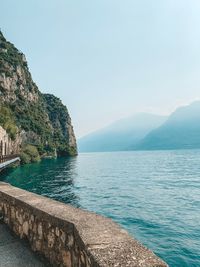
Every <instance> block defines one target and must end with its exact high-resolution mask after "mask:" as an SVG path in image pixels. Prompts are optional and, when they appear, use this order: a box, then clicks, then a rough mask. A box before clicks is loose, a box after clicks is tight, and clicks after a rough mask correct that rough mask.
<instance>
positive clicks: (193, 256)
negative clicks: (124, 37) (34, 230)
mask: <svg viewBox="0 0 200 267" xmlns="http://www.w3.org/2000/svg"><path fill="white" fill-rule="evenodd" d="M1 179H3V180H5V181H7V182H9V183H11V184H13V185H15V186H18V187H21V188H24V189H27V190H29V191H32V192H35V193H39V194H43V195H45V196H49V197H51V198H54V199H57V200H60V201H63V202H65V203H70V204H72V205H75V206H77V207H79V206H80V207H82V208H86V209H88V210H91V211H95V212H97V213H100V214H103V215H105V216H108V217H111V218H112V219H114V220H115V221H116V222H118V223H120V224H121V225H122V226H123V227H124V228H126V229H127V230H128V231H129V232H130V233H131V234H132V235H133V236H135V237H136V238H137V239H138V240H140V241H141V242H142V243H143V244H145V245H146V246H147V247H149V248H150V249H152V250H153V251H154V252H155V253H156V254H158V255H159V256H160V257H161V258H163V259H164V260H165V261H166V262H167V263H168V264H169V265H170V266H172V267H188V266H189V267H197V266H200V212H199V211H200V151H199V150H185V151H184V150H182V151H181V150H179V151H153V152H150V151H149V152H144V151H143V152H142V151H140V152H139V151H138V152H119V153H118V152H117V153H90V154H80V155H79V156H78V157H76V158H69V159H57V160H44V161H42V162H41V163H38V164H32V165H26V166H23V167H19V168H17V169H15V170H14V171H11V172H9V173H7V174H4V175H3V176H2V178H1Z"/></svg>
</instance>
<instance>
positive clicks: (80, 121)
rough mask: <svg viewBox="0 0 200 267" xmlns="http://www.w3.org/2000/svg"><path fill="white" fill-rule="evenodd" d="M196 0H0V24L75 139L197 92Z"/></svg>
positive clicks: (199, 6)
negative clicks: (66, 117)
mask: <svg viewBox="0 0 200 267" xmlns="http://www.w3.org/2000/svg"><path fill="white" fill-rule="evenodd" d="M199 14H200V1H199V0H187V1H186V0H120V1H119V0H85V1H83V0H73V1H71V0H58V1H56V0H42V1H41V0H29V1H27V0H17V1H16V0H15V1H13V0H1V16H0V27H1V30H2V32H3V34H4V35H5V37H6V38H7V39H8V40H9V41H11V42H12V43H14V44H15V46H16V47H17V48H18V49H20V50H21V51H23V53H24V54H25V55H26V57H27V60H28V63H29V68H30V70H31V73H32V76H33V79H34V81H35V82H36V83H37V85H38V87H39V88H40V90H41V91H42V92H49V93H53V94H55V95H57V96H58V97H60V98H61V99H62V101H63V103H64V104H66V105H67V107H68V109H69V112H70V115H71V117H72V121H73V125H74V128H75V133H76V135H77V136H78V137H80V136H82V135H84V134H87V133H89V132H91V131H93V130H96V129H98V128H101V127H103V126H105V125H107V124H109V123H110V122H112V121H114V120H118V119H120V118H122V117H126V116H130V115H132V114H134V113H137V112H141V111H144V112H151V113H157V114H169V113H170V112H172V111H173V110H174V109H175V108H176V107H177V106H179V105H182V104H187V103H189V102H191V101H193V100H195V99H199V98H200V16H199Z"/></svg>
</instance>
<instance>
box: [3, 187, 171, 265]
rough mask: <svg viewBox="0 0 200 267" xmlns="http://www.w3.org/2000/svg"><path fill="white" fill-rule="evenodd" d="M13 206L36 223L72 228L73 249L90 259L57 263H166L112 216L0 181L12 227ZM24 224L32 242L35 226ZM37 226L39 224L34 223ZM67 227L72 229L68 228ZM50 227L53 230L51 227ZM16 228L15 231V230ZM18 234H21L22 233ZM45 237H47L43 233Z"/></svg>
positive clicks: (4, 205)
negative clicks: (115, 221)
mask: <svg viewBox="0 0 200 267" xmlns="http://www.w3.org/2000/svg"><path fill="white" fill-rule="evenodd" d="M9 207H10V209H11V211H10V213H9V212H8V210H9ZM12 209H13V210H14V212H15V211H16V212H17V214H19V212H22V211H23V213H24V214H25V215H24V218H28V217H27V216H29V215H27V214H31V216H34V218H35V222H36V221H37V224H40V223H42V224H43V225H44V224H45V222H48V223H49V225H51V228H52V227H53V228H54V229H56V228H59V229H62V230H63V229H65V231H66V232H67V231H68V232H70V231H72V232H73V235H74V239H76V248H75V247H74V249H76V250H81V251H84V253H85V254H87V257H88V258H89V259H90V260H89V261H88V265H87V264H86V265H79V264H78V263H76V260H70V262H71V263H70V264H71V265H70V264H69V263H68V265H67V263H66V265H65V263H63V262H62V263H61V265H58V266H102V267H108V266H116V267H117V266H121V267H122V266H123V267H134V266H137V267H139V266H142V267H144V266H145V267H148V266H149V267H150V266H155V267H156V266H157V267H166V266H167V264H166V263H164V262H163V261H162V260H161V259H160V258H158V257H157V256H156V255H155V254H154V253H153V252H152V251H150V250H149V249H147V248H146V247H144V246H143V245H141V244H140V243H139V242H138V241H136V240H135V239H133V238H132V237H131V236H130V235H129V234H128V233H127V232H126V231H125V230H123V229H122V228H121V227H120V226H118V225H117V224H116V223H114V222H113V221H112V220H111V219H108V218H105V217H103V216H100V215H97V214H95V213H92V212H88V211H85V210H81V209H78V208H74V207H72V206H70V205H66V204H63V203H61V202H58V201H54V200H52V199H49V198H46V197H43V196H40V195H36V194H34V193H30V192H27V191H25V190H22V189H19V188H16V187H13V186H11V185H9V184H6V183H0V212H1V213H2V214H3V216H4V217H5V220H4V222H5V223H7V224H8V225H9V226H10V227H11V228H13V227H15V226H14V225H15V222H14V220H16V217H17V216H15V215H13V216H12V212H13V210H12ZM17 210H18V211H17ZM27 220H29V219H27ZM30 220H31V219H30ZM22 224H23V222H22ZM27 227H29V230H27V229H25V234H26V235H27V236H26V237H28V240H29V242H30V243H31V242H33V241H32V240H35V239H36V237H33V233H34V231H33V230H32V229H33V228H34V227H33V226H27ZM37 227H39V226H38V225H37ZM22 228H23V227H22ZM17 229H18V228H17ZM69 229H71V230H70V231H69ZM51 231H52V232H53V233H54V230H51ZM55 231H56V230H55ZM63 231H64V230H63ZM15 232H16V233H18V232H17V231H16V230H15ZM43 232H44V231H43ZM20 235H21V237H24V235H23V234H20ZM28 235H30V236H31V238H32V239H31V238H29V236H28ZM46 239H48V238H46V237H45V240H46ZM56 242H57V241H56ZM42 246H43V251H44V246H48V242H47V245H45V242H43V245H42ZM67 247H68V249H69V245H66V249H67ZM38 250H39V249H38ZM43 251H42V249H40V251H39V252H41V253H43ZM45 253H46V254H45V257H47V258H49V259H50V261H51V262H52V263H55V262H53V260H51V256H49V255H50V254H48V253H47V252H45ZM70 257H71V256H70ZM52 259H53V258H52ZM77 262H78V260H77ZM89 263H90V264H89ZM55 266H56V264H55Z"/></svg>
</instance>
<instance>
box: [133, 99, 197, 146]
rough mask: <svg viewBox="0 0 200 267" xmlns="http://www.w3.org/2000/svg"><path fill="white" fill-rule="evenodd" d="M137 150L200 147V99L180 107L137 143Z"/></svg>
mask: <svg viewBox="0 0 200 267" xmlns="http://www.w3.org/2000/svg"><path fill="white" fill-rule="evenodd" d="M132 148H134V149H137V150H158V149H187V148H191V149H192V148H200V101H196V102H193V103H192V104H190V105H188V106H183V107H180V108H178V109H177V110H176V111H175V112H174V113H172V114H171V116H169V118H168V120H167V121H166V122H165V123H164V124H163V125H162V126H160V127H159V128H157V129H155V130H153V131H152V132H150V133H149V134H148V135H147V136H146V137H145V138H144V139H143V140H142V141H140V142H139V143H138V144H137V145H135V146H134V145H133V147H132Z"/></svg>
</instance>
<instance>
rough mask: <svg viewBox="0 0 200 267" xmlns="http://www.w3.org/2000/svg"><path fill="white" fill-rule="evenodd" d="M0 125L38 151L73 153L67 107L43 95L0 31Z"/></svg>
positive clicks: (15, 51)
mask: <svg viewBox="0 0 200 267" xmlns="http://www.w3.org/2000/svg"><path fill="white" fill-rule="evenodd" d="M0 115H1V116H0V125H1V126H2V127H3V128H4V129H6V131H7V133H8V134H9V136H10V137H11V138H12V140H16V142H18V143H19V140H21V142H20V144H21V147H22V146H24V145H25V144H31V145H34V146H36V147H37V148H38V150H39V152H40V154H41V155H43V154H47V155H48V154H51V153H53V152H54V151H55V149H56V151H57V153H58V155H76V154H77V148H76V139H75V135H74V131H73V127H72V125H71V119H70V116H69V113H68V111H67V108H66V107H65V106H64V105H63V104H62V103H61V101H60V100H59V99H58V98H56V97H54V96H53V95H45V94H44V95H43V94H42V93H41V92H40V91H39V89H38V87H37V85H36V84H35V83H34V82H33V80H32V77H31V74H30V72H29V69H28V64H27V61H26V58H25V56H24V55H23V54H22V53H21V52H20V51H19V50H17V49H16V48H15V47H14V45H13V44H11V43H9V42H7V41H6V39H5V38H4V36H3V34H2V33H1V32H0Z"/></svg>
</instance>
